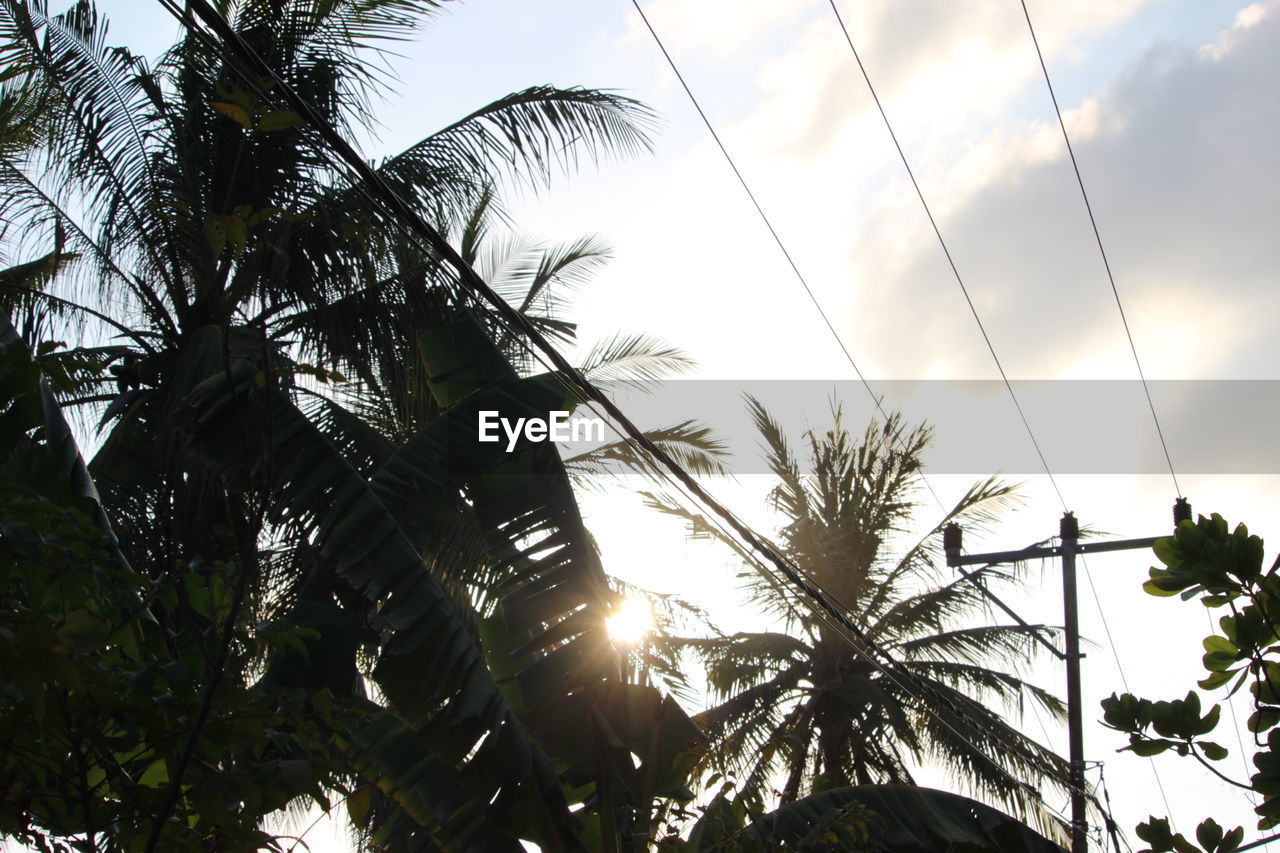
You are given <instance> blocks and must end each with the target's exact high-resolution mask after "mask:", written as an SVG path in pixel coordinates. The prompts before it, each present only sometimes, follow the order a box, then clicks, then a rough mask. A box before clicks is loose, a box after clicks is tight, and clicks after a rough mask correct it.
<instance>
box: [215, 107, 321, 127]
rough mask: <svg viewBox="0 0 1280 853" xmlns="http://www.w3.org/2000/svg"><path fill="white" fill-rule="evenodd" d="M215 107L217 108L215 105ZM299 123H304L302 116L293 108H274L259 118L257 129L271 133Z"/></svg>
mask: <svg viewBox="0 0 1280 853" xmlns="http://www.w3.org/2000/svg"><path fill="white" fill-rule="evenodd" d="M215 109H217V108H216V107H215ZM299 124H302V116H300V115H298V114H297V113H295V112H294V111H293V110H272V111H271V112H269V113H267V114H266V115H264V116H263V117H262V118H260V119H258V126H257V128H256V130H258V131H260V132H262V133H271V132H272V131H277V130H288V129H289V128H291V127H295V126H297V125H299Z"/></svg>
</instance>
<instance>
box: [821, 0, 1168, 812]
mask: <svg viewBox="0 0 1280 853" xmlns="http://www.w3.org/2000/svg"><path fill="white" fill-rule="evenodd" d="M827 2H828V4H829V5H830V7H831V11H832V13H834V15H835V18H836V22H837V24H838V25H839V27H840V32H841V33H842V34H843V35H844V39H845V42H846V43H847V44H848V46H849V50H850V52H851V53H852V54H853V58H854V61H855V62H856V63H857V65H858V70H859V72H861V74H862V79H863V81H864V82H865V83H866V85H867V90H868V91H869V92H870V94H871V98H872V100H873V101H874V102H875V105H876V109H877V110H878V111H879V113H880V118H881V119H882V121H883V122H884V126H885V129H886V130H887V131H888V133H889V137H890V139H891V140H892V141H893V146H894V148H895V149H896V150H897V152H898V157H899V159H900V160H901V161H902V165H903V168H904V169H905V170H906V172H907V176H908V178H910V180H911V185H912V187H913V188H914V189H915V192H916V196H917V198H919V200H920V205H921V207H923V208H924V212H925V215H926V216H927V217H928V220H929V225H930V226H931V227H932V228H933V233H934V235H935V236H936V237H937V239H938V244H939V245H940V246H941V248H942V252H943V254H944V255H945V257H946V260H947V264H948V265H949V266H950V268H951V272H952V274H953V276H954V277H955V280H956V283H957V284H958V285H959V286H960V290H961V292H962V293H963V294H964V299H965V302H966V303H967V304H968V306H969V311H970V313H972V315H973V319H974V322H975V323H977V325H978V330H979V331H980V332H981V333H982V339H983V341H984V342H985V343H986V346H987V350H988V352H990V354H991V359H992V361H994V362H995V365H996V369H997V370H998V371H999V373H1000V378H1001V380H1002V381H1003V382H1004V386H1005V389H1006V390H1007V391H1008V392H1009V397H1010V399H1011V400H1012V401H1013V405H1014V408H1016V409H1017V412H1018V417H1019V418H1020V419H1021V421H1022V425H1023V427H1024V428H1025V429H1026V432H1027V436H1028V438H1030V440H1031V443H1032V445H1033V447H1034V448H1035V451H1036V454H1037V455H1038V456H1039V458H1040V464H1041V465H1042V466H1043V467H1044V471H1045V474H1046V475H1048V478H1049V483H1050V485H1051V486H1052V487H1053V490H1054V492H1055V493H1056V494H1057V496H1058V501H1059V502H1060V503H1061V504H1062V508H1063V509H1064V510H1065V509H1066V508H1067V503H1066V499H1065V497H1064V496H1063V494H1062V490H1061V489H1060V488H1059V487H1058V483H1057V479H1056V478H1055V477H1054V475H1053V471H1052V470H1051V469H1050V467H1049V463H1048V460H1047V459H1046V458H1045V455H1044V452H1043V450H1042V449H1041V447H1040V443H1039V441H1038V440H1037V439H1036V435H1035V431H1034V430H1033V429H1032V427H1031V422H1030V421H1029V420H1028V418H1027V416H1026V413H1025V412H1024V411H1023V408H1022V405H1021V403H1020V402H1019V401H1018V396H1017V394H1016V393H1015V392H1014V390H1013V385H1012V384H1011V383H1010V382H1009V378H1008V376H1007V375H1006V373H1005V370H1004V366H1003V365H1002V364H1001V362H1000V358H999V356H998V355H997V354H996V351H995V346H994V345H993V344H992V341H991V337H990V335H988V334H987V330H986V327H985V326H984V325H983V322H982V318H981V316H979V314H978V309H977V306H976V305H975V304H974V302H973V299H972V298H971V296H970V294H969V290H968V288H967V287H966V285H965V283H964V278H963V277H962V276H961V275H960V270H959V268H958V267H957V266H956V263H955V260H954V258H953V257H952V255H951V251H950V249H949V248H948V247H947V243H946V240H945V239H943V236H942V230H941V229H940V228H939V226H938V223H937V220H936V219H935V218H934V215H933V211H932V210H931V209H930V207H929V203H928V200H927V199H926V198H925V196H924V191H923V190H922V189H921V187H920V183H919V181H918V180H917V179H916V176H915V172H914V171H913V170H912V168H911V164H910V161H908V159H907V155H906V152H905V151H904V150H903V148H902V144H901V143H900V142H899V141H898V135H897V133H895V132H894V130H893V124H892V123H891V122H890V121H889V115H888V113H887V112H886V111H885V108H884V104H883V103H882V102H881V101H880V96H879V95H878V94H877V93H876V89H875V86H874V84H872V82H871V75H870V74H869V73H868V72H867V68H866V65H865V64H864V63H863V61H862V56H861V54H859V52H858V48H857V46H856V45H855V44H854V43H853V37H852V35H851V34H850V33H849V29H848V27H847V26H846V25H845V22H844V17H843V16H842V15H841V14H840V9H839V7H838V6H837V5H836V2H835V0H827ZM1024 9H1025V3H1024ZM1029 22H1030V21H1029V19H1028V23H1029ZM1037 50H1038V47H1037ZM1055 106H1056V99H1055ZM1063 130H1064V133H1065V126H1064V127H1063ZM1073 162H1074V155H1073ZM1081 189H1082V190H1083V184H1082V185H1081ZM1090 219H1091V220H1092V211H1090ZM1095 233H1097V231H1096V225H1095ZM1099 247H1101V239H1100V238H1099ZM1108 275H1110V267H1109V266H1108ZM1113 288H1114V283H1113ZM1118 298H1119V297H1118V295H1117V304H1118ZM1125 329H1126V331H1127V330H1128V323H1127V321H1126V323H1125ZM1130 344H1131V345H1132V336H1130ZM1134 356H1135V358H1136V357H1137V350H1136V349H1135V350H1134ZM1139 370H1141V368H1139ZM1143 387H1144V388H1146V387H1147V386H1146V380H1145V377H1144V379H1143ZM1150 402H1151V399H1150V393H1149V392H1148V403H1149V404H1150ZM1152 415H1153V416H1154V415H1155V408H1154V405H1153V406H1152ZM1157 428H1158V423H1157ZM1161 444H1162V445H1163V444H1164V437H1163V434H1161ZM1167 458H1168V452H1167V448H1166V459H1167ZM1172 472H1173V468H1172V464H1170V473H1171V474H1172ZM1174 485H1175V489H1176V490H1177V491H1178V493H1179V496H1181V489H1180V488H1178V487H1177V478H1176V476H1175V477H1174ZM1082 565H1083V568H1084V574H1085V578H1086V580H1087V581H1088V583H1089V589H1090V591H1091V593H1092V595H1093V599H1094V603H1095V605H1096V607H1097V610H1098V615H1099V617H1100V618H1101V621H1102V626H1103V630H1104V632H1105V633H1106V635H1107V640H1108V644H1109V645H1110V647H1111V651H1112V655H1113V657H1114V658H1115V662H1116V667H1117V669H1118V670H1119V671H1120V677H1121V680H1122V681H1124V682H1125V683H1126V684H1127V681H1128V680H1127V678H1126V677H1125V674H1124V667H1123V664H1121V662H1120V656H1119V653H1118V651H1117V650H1116V647H1115V641H1114V638H1113V637H1112V634H1111V627H1110V625H1109V623H1108V621H1107V617H1106V613H1105V611H1104V610H1103V609H1102V601H1101V599H1100V597H1099V596H1098V591H1097V588H1096V586H1095V585H1094V583H1093V575H1092V573H1091V572H1090V571H1089V566H1088V563H1087V562H1086V561H1082ZM1151 770H1152V773H1153V774H1154V776H1155V779H1156V785H1157V787H1158V788H1159V789H1160V794H1161V797H1162V798H1164V800H1165V805H1166V807H1167V806H1168V799H1167V797H1165V791H1164V784H1163V782H1162V780H1161V779H1160V772H1159V770H1158V769H1157V768H1156V765H1155V762H1154V761H1151Z"/></svg>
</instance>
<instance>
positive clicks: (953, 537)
mask: <svg viewBox="0 0 1280 853" xmlns="http://www.w3.org/2000/svg"><path fill="white" fill-rule="evenodd" d="M963 537H964V532H963V531H962V530H961V529H960V525H958V524H956V523H955V522H954V521H953V522H951V523H950V524H948V525H947V526H946V527H944V528H943V529H942V550H943V551H944V552H946V555H947V563H948V564H950V563H951V561H952V560H953V559H955V558H957V557H959V556H960V546H961V542H962V540H963Z"/></svg>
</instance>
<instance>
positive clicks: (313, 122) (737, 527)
mask: <svg viewBox="0 0 1280 853" xmlns="http://www.w3.org/2000/svg"><path fill="white" fill-rule="evenodd" d="M160 2H161V3H162V4H163V5H164V6H165V7H166V8H167V9H169V11H171V12H172V13H173V14H175V16H177V17H178V18H179V20H180V21H183V22H184V23H185V24H186V25H187V26H188V27H193V26H194V21H192V20H191V19H189V18H187V17H186V15H185V13H184V11H183V10H181V9H179V8H178V7H177V6H176V4H175V3H173V2H172V0H160ZM189 7H190V8H191V9H192V10H193V11H194V12H195V13H196V14H198V15H199V16H200V17H201V19H203V20H204V21H205V22H206V24H208V25H209V27H210V29H211V30H213V31H214V32H215V33H217V34H218V36H219V37H220V38H221V39H222V40H223V43H224V45H226V46H227V47H229V48H231V49H232V50H233V51H234V52H235V54H236V55H237V56H238V57H239V58H240V60H241V61H244V62H246V63H247V64H248V65H249V67H250V69H252V70H256V71H257V72H258V73H259V74H263V75H265V79H267V80H270V81H272V82H273V89H274V91H277V92H279V93H280V96H281V97H282V98H283V99H284V100H285V102H286V103H288V104H289V106H290V107H291V108H293V109H294V110H295V111H297V112H298V113H299V115H301V116H302V117H303V118H304V119H305V120H306V121H307V122H308V124H309V125H310V126H312V127H313V128H314V129H315V130H316V131H317V132H318V133H319V134H320V135H321V137H322V138H323V139H324V141H325V142H326V143H327V144H328V145H330V146H332V147H333V149H334V150H335V151H336V153H337V154H338V155H339V157H340V158H341V160H342V161H343V162H345V163H346V165H347V166H348V167H349V168H350V170H351V171H353V172H355V173H356V175H357V176H358V177H359V178H360V179H361V180H364V181H366V182H367V184H368V186H367V187H366V189H369V190H371V191H372V192H373V193H374V196H375V197H374V199H373V200H374V201H375V203H377V202H378V201H382V202H386V203H389V204H390V207H391V210H390V216H391V219H392V221H396V222H399V224H401V225H405V224H406V223H407V225H408V226H409V228H410V229H411V230H412V232H413V233H414V234H415V235H416V236H417V237H419V238H422V239H424V240H425V241H426V243H427V244H428V245H429V246H430V247H431V248H432V249H433V250H435V251H436V252H438V253H439V254H440V255H441V256H442V257H444V258H445V259H446V260H448V261H449V262H450V263H451V265H452V266H454V268H455V271H456V273H457V274H458V282H459V284H461V285H463V287H464V288H465V289H466V290H467V291H468V292H469V293H470V295H471V296H472V297H474V298H476V299H477V300H479V301H482V302H484V303H487V304H488V305H489V306H490V307H491V308H493V309H495V310H496V311H497V312H498V314H499V317H500V318H501V321H502V322H503V323H506V324H509V325H508V328H510V329H512V330H513V331H519V332H520V334H521V335H522V336H523V338H520V340H521V343H522V344H524V345H526V346H529V347H531V349H532V348H535V347H536V350H535V355H536V356H537V357H538V359H539V360H540V361H541V360H543V359H544V358H545V359H549V360H550V362H551V364H552V365H554V371H553V372H557V374H558V376H559V377H560V378H562V379H567V380H572V383H573V385H572V386H571V387H572V388H573V389H574V390H575V391H576V392H577V393H578V394H579V395H581V396H584V397H585V398H586V402H587V403H588V405H599V406H600V407H601V408H603V409H604V410H605V411H606V412H607V413H608V414H609V417H610V419H612V421H613V422H615V423H616V424H618V425H620V427H621V429H622V431H623V432H625V433H626V437H627V439H628V440H629V441H631V442H634V444H635V445H636V446H638V447H639V448H641V449H642V450H643V451H644V452H645V453H646V454H647V455H648V457H649V458H650V459H651V461H652V464H654V465H655V466H659V467H660V470H661V471H662V473H663V475H664V476H665V477H668V478H671V479H673V480H674V482H676V483H677V484H679V486H680V487H682V488H683V489H685V490H686V491H687V492H689V493H691V494H692V496H694V497H695V498H696V500H697V501H698V502H699V503H701V504H703V505H704V506H706V507H708V508H709V509H711V510H712V511H713V512H714V513H715V514H716V515H717V516H718V517H719V519H720V520H721V521H723V522H724V523H725V524H726V525H727V526H728V527H729V528H730V529H731V530H733V532H734V533H735V534H736V535H737V537H738V538H739V539H741V540H742V541H743V542H745V543H746V545H747V548H748V549H749V550H750V551H751V552H754V554H755V555H757V556H756V557H755V559H757V560H759V559H761V558H762V559H763V561H764V564H765V565H772V566H773V568H774V569H776V570H778V571H779V572H780V573H781V574H782V575H783V576H784V577H785V578H786V579H787V581H788V582H789V583H791V584H792V585H793V586H796V587H798V588H799V589H800V590H801V592H802V593H804V596H805V598H806V599H807V600H808V601H809V602H810V603H811V604H815V605H817V608H818V610H817V611H815V612H816V613H817V615H818V616H819V618H820V619H822V620H823V621H824V622H828V624H830V621H829V620H834V622H835V623H836V624H838V625H839V626H840V629H841V632H842V633H843V632H848V635H847V636H846V640H847V641H848V642H850V644H851V645H852V646H853V647H854V648H855V649H856V650H858V651H859V654H860V655H862V656H863V657H865V658H866V659H867V660H868V661H869V662H871V663H872V664H873V665H875V666H876V667H877V668H879V669H880V670H881V671H882V672H884V673H885V674H886V676H888V677H890V678H893V677H894V675H893V673H891V672H890V671H889V670H888V669H887V668H885V667H884V665H883V664H881V663H880V662H879V661H876V660H875V659H874V658H872V657H871V656H870V654H869V652H868V651H867V650H872V651H875V652H876V653H877V654H879V655H881V656H882V657H884V658H885V660H886V661H888V663H889V664H890V666H892V667H893V668H894V669H895V670H898V675H900V676H904V677H907V678H909V679H910V680H911V681H914V682H917V687H919V686H920V685H919V683H918V679H916V678H915V677H914V676H913V674H911V673H909V672H903V671H901V670H900V665H899V664H898V663H897V661H896V660H895V659H894V658H893V656H892V655H891V654H889V653H888V652H887V651H886V650H885V649H884V648H883V647H882V646H880V645H879V644H878V643H877V642H876V641H875V640H874V639H873V638H871V637H869V636H867V635H866V634H865V632H864V631H862V630H861V629H860V628H859V626H857V625H856V624H855V623H854V622H853V621H852V620H851V619H850V618H849V616H848V615H847V612H846V609H845V608H842V607H839V606H837V604H836V603H833V602H832V600H831V597H830V596H829V594H828V593H825V591H824V590H822V589H821V587H820V586H819V585H817V584H815V583H813V582H812V579H809V578H806V577H804V576H803V575H802V574H801V573H800V572H799V570H798V569H796V568H795V567H794V566H792V565H791V564H790V562H789V561H788V560H787V559H786V558H785V557H784V556H783V555H781V554H780V553H779V552H778V551H777V550H776V548H774V547H773V546H772V545H771V544H770V543H768V542H767V540H764V539H763V537H760V536H759V535H758V534H756V533H755V532H754V531H753V530H751V529H750V528H749V527H747V526H746V525H745V524H744V523H743V522H742V521H741V520H740V519H738V518H737V517H736V516H734V515H733V513H732V512H730V511H729V510H727V508H725V507H723V506H722V505H721V504H719V503H718V502H717V501H716V500H715V499H714V498H713V497H711V496H710V495H709V494H708V493H707V492H706V491H705V490H704V489H703V488H702V487H701V486H700V485H699V484H698V483H697V482H696V481H695V480H694V479H693V478H692V477H691V476H690V475H689V474H688V473H687V472H685V471H684V470H683V469H682V468H681V467H680V466H679V465H678V464H677V463H675V462H674V461H673V460H672V459H671V458H670V456H669V455H668V454H666V453H665V452H664V451H663V450H662V449H661V448H660V447H658V446H657V445H656V444H654V443H653V441H652V440H651V439H649V438H648V437H647V436H645V435H644V434H643V433H642V432H640V431H639V430H638V429H637V428H636V427H635V426H634V424H632V423H631V422H630V421H629V420H628V419H627V418H626V416H625V415H623V414H622V413H621V411H620V410H618V409H617V407H616V406H615V405H614V404H612V402H611V401H609V400H608V398H607V397H604V395H603V394H602V393H601V392H600V391H599V389H597V388H596V387H595V386H594V385H593V384H592V383H591V382H589V381H588V380H587V379H586V378H585V377H583V376H582V375H581V373H580V372H579V371H578V370H577V369H576V368H575V367H573V366H572V365H571V364H570V363H569V362H567V361H566V360H565V359H564V357H563V356H562V355H560V354H559V352H558V351H556V350H555V349H554V347H552V346H551V345H550V344H549V342H547V341H546V340H545V338H544V337H543V336H542V335H541V334H540V333H539V332H538V331H537V329H536V328H534V327H533V326H531V325H530V324H529V322H528V321H527V320H526V319H525V318H524V317H523V315H521V314H519V313H518V312H516V311H515V310H514V309H513V308H512V307H511V306H510V305H508V304H507V303H506V302H505V301H504V300H502V299H501V298H500V297H498V296H497V295H496V294H495V293H493V292H492V290H491V289H489V287H488V285H487V284H486V283H485V282H484V281H483V280H482V279H480V278H479V276H478V275H477V274H476V273H475V271H474V270H473V269H471V268H470V266H469V265H468V264H467V263H466V262H465V261H464V260H463V259H462V258H461V257H460V256H458V255H457V253H456V252H455V251H454V250H453V249H452V247H451V246H449V245H448V243H447V242H445V241H444V240H443V238H442V237H440V235H439V234H438V233H437V232H435V231H434V229H433V228H431V226H430V225H429V224H427V223H426V222H425V220H423V219H422V218H421V217H420V216H418V215H417V214H416V213H415V212H414V211H413V210H412V209H411V208H409V206H408V205H407V204H406V203H405V202H404V201H403V200H402V199H400V198H399V197H398V196H397V195H396V194H395V193H394V191H392V190H390V188H388V187H386V186H385V185H384V184H382V182H381V181H380V179H379V176H378V175H377V173H376V172H374V171H373V170H372V169H371V168H370V167H368V165H367V164H366V163H364V161H363V160H361V159H360V158H359V156H358V155H357V154H356V153H355V152H354V150H353V149H351V148H350V146H349V145H347V143H345V141H343V140H342V139H341V137H340V136H338V135H337V133H336V132H335V131H334V130H333V129H332V128H331V127H328V125H327V124H326V123H325V122H324V121H323V120H322V119H321V118H320V117H319V116H317V115H316V114H315V113H314V111H313V110H311V109H310V107H309V106H308V105H307V104H306V103H305V102H304V101H302V100H301V99H300V98H298V96H297V95H296V94H295V93H293V92H292V90H291V89H290V88H289V87H288V86H287V85H286V84H284V83H283V81H280V80H279V78H278V77H276V76H275V75H274V73H272V71H271V69H270V68H269V66H267V65H266V63H265V62H263V61H262V59H261V57H259V56H257V54H256V53H255V52H254V51H253V50H252V48H250V47H249V46H248V45H246V44H244V43H243V41H242V40H240V39H239V37H238V35H237V34H236V33H235V32H234V31H233V30H231V29H230V27H229V26H228V25H227V24H226V22H225V21H223V20H222V19H221V17H220V16H219V15H218V14H217V13H216V11H214V10H213V9H212V8H211V7H210V6H209V5H208V4H207V3H206V2H205V0H190V3H189ZM240 73H244V69H240ZM544 364H545V361H544ZM602 420H604V419H603V418H602ZM611 425H612V424H611ZM770 571H772V569H770ZM854 638H856V639H857V642H856V643H855V642H854ZM859 643H861V644H862V645H863V646H865V649H863V648H860V647H859V645H858V644H859ZM895 683H898V684H899V686H900V687H901V688H902V689H903V690H904V692H907V693H908V695H914V694H912V693H911V692H910V690H909V689H908V688H906V687H905V685H903V684H902V683H901V682H900V681H896V680H895ZM944 701H945V700H944ZM955 710H956V711H957V716H960V717H961V718H964V719H966V720H967V721H969V722H971V723H975V724H976V721H974V720H972V718H968V717H967V715H964V714H963V712H962V711H959V709H955ZM933 716H935V718H937V719H938V720H939V721H940V722H941V723H942V724H943V725H945V726H946V727H947V728H949V729H951V730H952V732H953V733H955V734H956V735H957V736H958V737H961V738H962V739H964V738H963V735H962V734H961V733H960V732H958V731H956V730H955V729H954V727H953V726H951V725H950V724H949V723H948V722H947V721H946V720H945V719H943V718H942V717H940V716H938V715H937V714H936V712H935V713H933ZM977 727H978V728H981V726H980V725H978V726H977ZM964 740H965V742H966V743H968V745H969V746H970V747H972V748H973V749H974V750H975V752H976V753H977V754H983V755H985V753H983V752H982V750H981V749H979V748H977V747H976V745H974V744H973V743H972V742H971V741H968V740H967V739H964ZM987 758H988V760H990V756H987ZM1032 760H1034V758H1033V759H1032Z"/></svg>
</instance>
